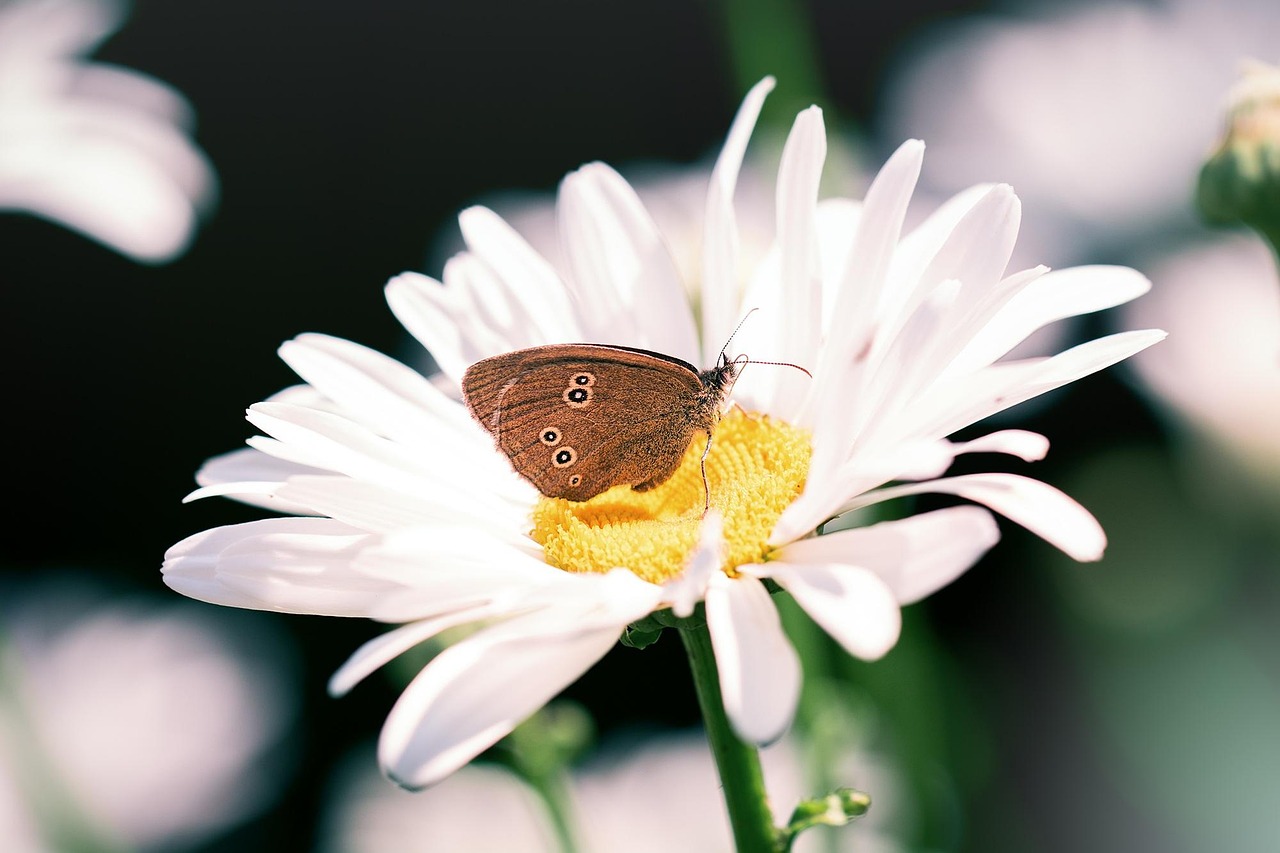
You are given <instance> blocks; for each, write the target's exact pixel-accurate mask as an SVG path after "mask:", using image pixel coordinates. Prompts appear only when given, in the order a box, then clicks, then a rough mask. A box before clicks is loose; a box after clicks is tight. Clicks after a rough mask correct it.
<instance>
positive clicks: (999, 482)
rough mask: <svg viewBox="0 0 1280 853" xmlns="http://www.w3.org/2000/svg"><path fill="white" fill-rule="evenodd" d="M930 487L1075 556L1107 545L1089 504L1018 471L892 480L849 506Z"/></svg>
mask: <svg viewBox="0 0 1280 853" xmlns="http://www.w3.org/2000/svg"><path fill="white" fill-rule="evenodd" d="M925 493H942V494H951V495H958V496H960V497H962V498H967V499H969V500H971V501H977V502H978V503H980V504H984V505H986V506H988V507H990V508H991V509H993V510H995V511H996V512H998V513H1000V514H1001V515H1003V516H1005V517H1006V518H1009V519H1010V520H1012V521H1016V522H1017V523H1018V524H1021V525H1022V526H1023V527H1025V528H1027V529H1028V530H1030V531H1031V532H1032V533H1034V534H1036V535H1037V536H1039V537H1041V538H1042V539H1044V540H1046V541H1047V542H1048V543H1049V544H1051V545H1053V546H1055V547H1057V548H1059V549H1061V550H1062V551H1063V552H1064V553H1066V554H1067V556H1069V557H1072V558H1074V559H1076V560H1081V561H1084V562H1091V561H1094V560H1100V559H1102V552H1103V551H1104V550H1106V547H1107V535H1106V533H1104V532H1103V530H1102V525H1100V524H1098V521H1097V519H1095V518H1094V517H1093V515H1092V514H1090V512H1089V511H1088V510H1087V509H1085V508H1084V507H1082V506H1081V505H1080V504H1078V503H1077V502H1076V501H1074V500H1072V499H1071V498H1070V497H1068V496H1067V495H1066V494H1064V493H1063V492H1061V491H1059V490H1058V489H1055V488H1054V487H1053V486H1050V485H1049V484H1048V483H1042V482H1040V481H1039V480H1033V479H1031V478H1030V477H1022V476H1019V475H1017V474H966V475H964V476H961V477H949V478H947V479H944V480H929V481H927V482H924V483H912V484H910V485H906V486H893V487H891V488H888V489H880V490H878V491H874V492H870V493H868V494H865V495H862V496H860V497H858V498H855V499H854V500H853V501H850V502H849V503H848V504H846V506H845V510H844V511H849V510H853V509H857V508H859V507H864V506H869V505H871V504H874V503H879V502H881V501H886V500H890V499H892V498H898V497H903V496H906V495H918V494H925Z"/></svg>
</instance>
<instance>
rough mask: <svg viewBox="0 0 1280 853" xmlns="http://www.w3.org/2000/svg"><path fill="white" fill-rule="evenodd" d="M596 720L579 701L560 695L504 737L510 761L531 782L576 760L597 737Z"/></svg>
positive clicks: (557, 771) (545, 776)
mask: <svg viewBox="0 0 1280 853" xmlns="http://www.w3.org/2000/svg"><path fill="white" fill-rule="evenodd" d="M595 730H596V729H595V721H594V720H593V719H592V718H591V715H590V714H589V713H587V711H586V709H585V708H583V707H582V706H581V705H579V704H577V703H576V702H570V701H569V700H567V699H560V700H557V701H555V702H552V703H551V704H549V705H546V706H544V707H542V708H541V709H539V710H538V711H537V713H535V714H534V715H533V716H531V717H529V719H527V720H525V721H524V722H522V723H521V724H520V725H518V726H516V727H515V729H514V730H513V731H512V732H511V734H509V735H507V737H506V738H505V739H503V741H502V749H503V751H504V752H505V753H506V757H507V763H508V764H509V765H510V766H511V767H513V768H514V769H515V770H516V771H517V772H518V773H519V774H520V775H521V776H522V777H524V778H525V779H526V780H529V781H531V782H536V781H537V780H539V779H544V778H548V777H550V776H553V775H554V774H556V773H559V772H561V771H562V770H564V769H565V768H567V767H568V766H569V765H570V764H572V763H573V762H574V761H575V760H576V759H577V758H578V756H580V755H582V754H583V753H585V752H586V751H587V749H588V748H589V747H590V746H591V743H592V742H593V741H594V739H595Z"/></svg>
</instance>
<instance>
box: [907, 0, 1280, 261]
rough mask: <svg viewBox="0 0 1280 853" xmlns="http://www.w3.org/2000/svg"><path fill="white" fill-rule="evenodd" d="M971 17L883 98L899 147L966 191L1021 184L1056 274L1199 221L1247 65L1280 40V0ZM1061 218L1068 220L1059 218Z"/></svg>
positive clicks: (937, 182) (935, 176) (945, 186)
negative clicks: (1201, 197) (913, 142)
mask: <svg viewBox="0 0 1280 853" xmlns="http://www.w3.org/2000/svg"><path fill="white" fill-rule="evenodd" d="M1046 8H1050V9H1052V11H1051V12H1048V13H1046V14H1044V15H1043V16H1036V17H1012V16H1005V17H999V18H997V17H986V18H968V19H965V20H963V21H961V22H959V23H957V24H954V25H944V26H942V27H939V28H938V29H936V30H934V31H933V32H932V33H931V34H930V37H928V38H925V39H922V40H921V42H920V43H919V44H918V45H917V47H916V49H915V50H914V51H913V52H910V53H908V54H906V55H904V57H903V59H902V61H901V64H900V65H899V66H898V67H897V68H896V70H895V73H894V74H893V75H891V78H890V80H891V82H890V84H889V88H888V91H887V93H886V95H885V97H884V99H883V103H884V104H885V107H884V109H885V112H884V114H883V116H882V129H883V131H884V135H885V136H886V137H887V138H888V139H891V140H892V139H900V138H902V137H903V136H908V135H911V136H920V137H922V138H925V139H928V140H929V145H930V170H931V171H930V174H929V175H928V176H927V177H928V179H929V180H931V181H933V182H934V186H935V187H936V188H937V189H938V190H939V191H942V192H950V191H953V190H955V189H958V188H960V187H962V186H966V185H968V184H970V183H972V182H973V181H975V180H993V179H995V178H999V179H1000V180H1006V181H1009V182H1010V183H1011V184H1013V186H1014V187H1016V188H1017V190H1018V195H1019V196H1021V197H1022V198H1023V200H1024V201H1027V202H1028V203H1029V204H1032V205H1034V207H1035V210H1036V214H1037V219H1038V220H1039V221H1040V223H1041V224H1042V226H1043V227H1042V228H1041V230H1039V231H1038V233H1037V234H1034V235H1029V236H1030V241H1029V242H1030V243H1031V244H1035V245H1037V247H1038V248H1039V249H1040V251H1041V252H1042V253H1043V254H1041V255H1040V256H1038V258H1037V259H1038V260H1047V261H1048V262H1050V263H1066V262H1079V261H1080V260H1082V259H1083V258H1084V256H1083V255H1082V252H1087V251H1089V250H1090V249H1094V248H1097V247H1098V246H1102V247H1109V246H1112V245H1114V244H1115V242H1116V241H1118V240H1124V239H1130V238H1133V237H1136V236H1141V235H1143V234H1147V233H1151V232H1152V231H1154V230H1156V229H1158V228H1162V227H1171V226H1180V225H1185V224H1189V223H1190V222H1191V221H1192V208H1191V197H1192V192H1193V189H1194V186H1195V179H1196V175H1197V174H1198V172H1199V169H1200V165H1201V163H1202V162H1203V160H1204V158H1205V155H1206V154H1207V153H1208V151H1209V149H1210V147H1211V146H1212V144H1213V142H1214V140H1215V139H1216V138H1217V137H1218V135H1219V133H1220V132H1221V120H1222V119H1221V117H1222V112H1223V105H1224V93H1226V92H1227V90H1228V88H1229V87H1230V86H1231V84H1232V83H1233V82H1234V81H1235V79H1236V78H1237V76H1238V74H1239V65H1240V62H1241V60H1242V59H1243V58H1244V57H1246V56H1257V57H1259V58H1270V57H1271V56H1272V55H1273V54H1274V52H1275V51H1276V50H1277V49H1278V47H1277V46H1278V45H1280V41H1278V39H1280V4H1277V3H1275V2H1274V0H1222V1H1221V2H1219V0H1163V2H1161V0H1156V2H1150V3H1143V4H1138V3H1110V2H1108V3H1089V4H1078V3H1077V4H1066V5H1065V6H1052V7H1046ZM1055 214H1056V215H1055Z"/></svg>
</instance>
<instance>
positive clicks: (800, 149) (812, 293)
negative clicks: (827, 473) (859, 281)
mask: <svg viewBox="0 0 1280 853" xmlns="http://www.w3.org/2000/svg"><path fill="white" fill-rule="evenodd" d="M826 156H827V138H826V132H825V130H824V126H823V122H822V110H820V109H818V108H817V107H810V108H809V109H807V110H805V111H804V112H802V113H800V115H798V116H797V117H796V121H795V124H794V125H793V126H792V128H791V133H790V134H789V135H788V136H787V142H786V145H785V146H783V149H782V164H781V166H780V167H779V173H778V246H779V249H780V251H781V262H782V268H781V274H782V279H781V281H782V296H783V298H784V299H785V301H786V310H785V311H784V312H783V316H782V319H781V322H782V335H781V337H780V340H779V342H780V344H781V346H780V350H781V351H780V352H778V353H776V354H771V355H770V359H771V360H776V361H788V362H791V363H792V364H798V365H801V366H807V365H814V364H816V361H817V358H816V355H817V352H818V349H819V345H820V343H821V340H822V278H821V265H820V263H819V257H818V242H817V222H816V219H817V206H818V184H819V182H820V181H821V179H822V166H823V163H824V162H825V161H826ZM772 380H773V381H772V383H771V384H772V386H773V388H774V389H775V391H774V399H773V402H772V405H771V406H769V408H768V411H769V413H770V414H775V415H778V416H780V417H784V418H786V419H788V420H792V419H794V418H795V416H796V414H797V412H798V411H799V409H800V404H801V402H802V401H803V399H804V397H805V396H806V395H807V394H808V392H809V389H810V388H811V387H812V379H811V378H810V377H808V376H805V375H804V374H803V373H801V372H800V371H798V370H794V371H793V370H778V371H775V372H774V373H773V377H772Z"/></svg>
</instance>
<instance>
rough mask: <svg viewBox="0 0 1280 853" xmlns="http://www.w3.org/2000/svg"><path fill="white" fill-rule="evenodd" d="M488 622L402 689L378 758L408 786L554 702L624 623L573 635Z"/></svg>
mask: <svg viewBox="0 0 1280 853" xmlns="http://www.w3.org/2000/svg"><path fill="white" fill-rule="evenodd" d="M518 624H522V622H521V623H516V622H514V621H513V622H509V623H503V624H502V625H499V626H497V627H495V628H490V629H488V630H486V631H483V632H481V633H480V634H477V635H475V636H473V637H471V638H469V639H467V640H463V641H462V642H460V643H458V644H457V645H455V646H453V647H451V648H449V649H447V650H445V651H444V652H443V653H441V654H440V655H439V656H438V657H437V658H436V659H435V660H433V661H432V662H431V663H430V664H428V665H427V667H426V668H425V669H423V670H422V672H421V673H419V674H418V676H417V677H416V678H414V680H413V681H412V682H411V683H410V684H409V686H408V687H407V688H405V691H404V693H402V694H401V696H400V699H399V700H398V701H397V702H396V704H395V707H393V708H392V709H391V713H390V714H389V715H388V717H387V722H386V725H385V726H383V729H382V736H381V738H380V739H379V743H378V756H379V760H380V761H381V763H382V765H383V767H384V769H385V770H386V773H387V775H388V776H390V777H391V779H392V780H394V781H395V782H396V783H398V784H400V785H402V786H404V787H406V788H411V789H417V788H425V787H427V786H428V785H431V784H434V783H435V782H438V781H440V780H441V779H443V778H444V777H445V776H448V775H449V774H450V773H452V772H453V771H455V770H457V769H458V768H459V767H461V766H462V765H464V764H466V763H467V762H468V761H470V760H471V759H473V758H475V757H476V756H477V755H479V754H480V753H481V752H483V751H484V750H485V749H487V748H489V747H490V746H492V745H493V744H494V743H496V742H497V741H498V740H499V739H501V738H503V737H505V736H506V735H508V734H509V733H510V732H511V730H512V729H514V728H515V727H516V725H518V724H519V723H520V721H521V720H523V719H524V718H526V717H528V716H529V715H530V714H532V713H533V712H534V711H536V710H538V708H540V707H542V706H543V705H544V704H546V703H547V702H548V701H550V700H551V699H552V698H553V697H554V696H555V695H556V694H558V693H559V692H560V691H561V690H563V689H564V688H565V687H567V686H569V685H570V684H571V683H573V682H574V681H575V680H577V678H578V676H580V675H582V673H584V672H585V671H586V670H587V669H589V668H590V667H591V666H592V664H594V663H595V662H596V661H598V660H599V659H600V658H602V657H604V655H605V653H606V652H607V651H609V649H610V648H612V647H613V644H614V643H615V642H617V639H618V636H619V634H621V632H622V628H623V625H622V624H619V625H617V626H614V627H612V628H605V629H596V630H594V631H583V632H578V633H574V634H567V635H566V634H550V635H539V634H538V633H536V632H534V631H530V632H529V633H513V631H514V629H515V628H516V627H517V625H518Z"/></svg>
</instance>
